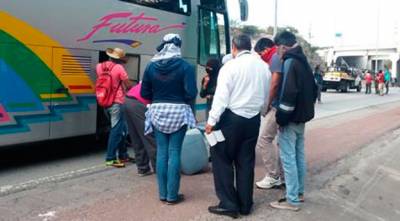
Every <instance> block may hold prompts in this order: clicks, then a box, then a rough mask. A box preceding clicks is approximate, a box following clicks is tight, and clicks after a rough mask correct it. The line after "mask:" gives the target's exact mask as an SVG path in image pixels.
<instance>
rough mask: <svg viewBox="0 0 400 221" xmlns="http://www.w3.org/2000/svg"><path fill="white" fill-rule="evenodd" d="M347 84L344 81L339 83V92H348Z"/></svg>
mask: <svg viewBox="0 0 400 221" xmlns="http://www.w3.org/2000/svg"><path fill="white" fill-rule="evenodd" d="M348 88H349V84H348V83H347V82H346V81H342V82H340V90H341V92H343V93H345V92H347V91H348Z"/></svg>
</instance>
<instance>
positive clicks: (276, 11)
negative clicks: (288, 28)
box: [273, 0, 278, 36]
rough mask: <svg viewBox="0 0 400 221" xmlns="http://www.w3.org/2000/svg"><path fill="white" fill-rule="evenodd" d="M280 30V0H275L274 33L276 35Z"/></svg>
mask: <svg viewBox="0 0 400 221" xmlns="http://www.w3.org/2000/svg"><path fill="white" fill-rule="evenodd" d="M277 32H278V0H275V18H274V34H273V36H275V35H276V34H277Z"/></svg>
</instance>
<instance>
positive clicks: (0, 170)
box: [0, 88, 400, 196]
mask: <svg viewBox="0 0 400 221" xmlns="http://www.w3.org/2000/svg"><path fill="white" fill-rule="evenodd" d="M396 101H400V89H399V88H392V89H391V93H390V94H389V95H387V96H383V97H381V96H378V95H375V94H371V95H365V94H364V93H357V92H354V91H352V92H349V93H340V92H336V91H328V92H325V93H322V104H317V105H316V117H315V118H316V119H320V118H326V117H329V116H334V115H339V114H342V113H346V112H350V111H355V110H359V109H364V108H371V107H379V105H381V104H385V103H392V102H396ZM129 152H130V154H131V155H133V152H132V150H131V149H130V150H129ZM104 153H105V146H104V143H103V144H100V143H94V142H93V139H90V138H84V139H83V138H78V139H73V140H67V141H65V140H63V141H57V142H48V143H40V144H36V145H25V146H23V147H20V148H18V149H12V150H2V151H0V196H1V195H4V194H7V193H9V192H10V191H11V192H15V191H18V190H19V189H24V188H29V187H30V186H32V185H33V186H36V185H38V184H41V183H45V182H48V181H50V180H64V179H68V178H70V177H73V176H77V175H82V174H90V173H94V172H98V171H102V170H104V164H103V163H104V162H103V158H104Z"/></svg>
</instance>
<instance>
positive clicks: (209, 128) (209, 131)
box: [206, 124, 213, 134]
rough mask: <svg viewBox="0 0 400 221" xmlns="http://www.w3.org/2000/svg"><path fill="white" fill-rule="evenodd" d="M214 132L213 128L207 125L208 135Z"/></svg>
mask: <svg viewBox="0 0 400 221" xmlns="http://www.w3.org/2000/svg"><path fill="white" fill-rule="evenodd" d="M212 130H213V126H211V125H209V124H206V134H210V133H211V132H212Z"/></svg>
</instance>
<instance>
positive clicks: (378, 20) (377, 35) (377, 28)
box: [375, 0, 381, 73]
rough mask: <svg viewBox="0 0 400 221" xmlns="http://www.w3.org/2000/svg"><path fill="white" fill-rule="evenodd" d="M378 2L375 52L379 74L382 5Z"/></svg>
mask: <svg viewBox="0 0 400 221" xmlns="http://www.w3.org/2000/svg"><path fill="white" fill-rule="evenodd" d="M377 2H378V13H377V19H376V50H375V56H376V60H375V73H377V72H378V47H379V28H380V26H379V23H380V13H381V4H380V0H377Z"/></svg>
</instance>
